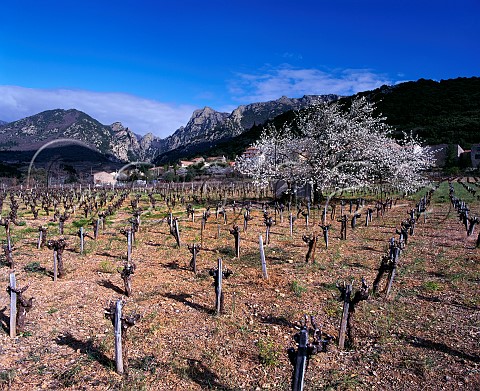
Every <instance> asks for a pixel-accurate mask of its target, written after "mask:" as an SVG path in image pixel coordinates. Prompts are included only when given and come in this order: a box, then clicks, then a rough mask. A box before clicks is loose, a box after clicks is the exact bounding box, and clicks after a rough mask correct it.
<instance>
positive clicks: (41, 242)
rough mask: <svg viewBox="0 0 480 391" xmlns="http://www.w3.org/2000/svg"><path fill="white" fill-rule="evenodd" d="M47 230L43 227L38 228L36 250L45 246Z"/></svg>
mask: <svg viewBox="0 0 480 391" xmlns="http://www.w3.org/2000/svg"><path fill="white" fill-rule="evenodd" d="M47 230H48V227H45V226H43V225H42V226H40V227H38V244H37V248H38V249H41V248H43V247H45V246H46V245H47Z"/></svg>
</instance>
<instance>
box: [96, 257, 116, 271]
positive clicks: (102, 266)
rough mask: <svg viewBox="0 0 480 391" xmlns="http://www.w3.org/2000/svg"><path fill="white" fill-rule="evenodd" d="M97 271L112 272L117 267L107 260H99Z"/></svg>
mask: <svg viewBox="0 0 480 391" xmlns="http://www.w3.org/2000/svg"><path fill="white" fill-rule="evenodd" d="M97 271H99V272H100V273H108V274H113V273H115V272H116V271H117V267H116V266H115V265H114V264H113V263H112V262H111V261H109V260H103V261H100V263H99V264H98V268H97Z"/></svg>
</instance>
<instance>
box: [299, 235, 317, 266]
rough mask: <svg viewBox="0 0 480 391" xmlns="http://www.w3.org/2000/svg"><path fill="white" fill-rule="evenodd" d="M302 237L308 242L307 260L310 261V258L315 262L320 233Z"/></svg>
mask: <svg viewBox="0 0 480 391" xmlns="http://www.w3.org/2000/svg"><path fill="white" fill-rule="evenodd" d="M302 239H303V241H304V242H305V243H307V244H308V251H307V255H306V256H305V262H306V263H308V261H309V260H312V263H315V249H316V247H317V239H318V235H317V234H316V233H313V234H310V235H308V236H307V235H303V236H302Z"/></svg>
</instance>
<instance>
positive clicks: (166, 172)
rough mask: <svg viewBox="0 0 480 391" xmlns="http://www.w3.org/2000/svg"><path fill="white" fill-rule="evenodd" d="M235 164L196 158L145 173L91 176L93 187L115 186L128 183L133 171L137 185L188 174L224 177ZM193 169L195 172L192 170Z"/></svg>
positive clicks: (209, 158) (215, 158)
mask: <svg viewBox="0 0 480 391" xmlns="http://www.w3.org/2000/svg"><path fill="white" fill-rule="evenodd" d="M234 164H235V162H233V161H228V160H227V159H226V158H225V156H212V157H207V158H206V159H205V158H203V157H196V158H194V159H192V160H180V161H179V164H178V165H176V166H158V167H151V168H149V169H148V170H147V172H146V173H145V172H139V171H138V170H137V169H136V168H135V167H134V168H132V170H125V171H122V173H119V172H106V171H100V172H96V173H93V174H92V177H93V178H92V179H93V183H94V185H97V186H104V185H110V186H115V185H117V184H120V183H121V182H124V181H127V180H128V181H130V180H131V178H132V171H135V177H136V179H135V181H136V183H137V184H139V185H142V184H145V183H146V181H147V180H157V179H165V180H167V179H168V180H170V179H171V178H172V176H174V177H176V176H179V177H185V176H186V175H187V174H188V173H189V172H190V173H193V172H194V171H195V174H204V175H208V176H225V175H228V174H230V173H232V172H233V166H234ZM194 169H195V170H194Z"/></svg>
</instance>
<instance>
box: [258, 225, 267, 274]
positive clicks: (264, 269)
mask: <svg viewBox="0 0 480 391" xmlns="http://www.w3.org/2000/svg"><path fill="white" fill-rule="evenodd" d="M258 245H259V248H260V262H261V263H262V273H263V278H265V279H268V273H267V261H266V260H265V249H264V247H263V238H262V235H261V234H260V235H258Z"/></svg>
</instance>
